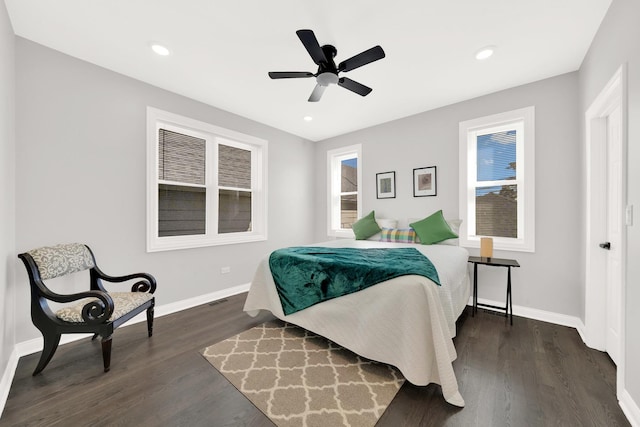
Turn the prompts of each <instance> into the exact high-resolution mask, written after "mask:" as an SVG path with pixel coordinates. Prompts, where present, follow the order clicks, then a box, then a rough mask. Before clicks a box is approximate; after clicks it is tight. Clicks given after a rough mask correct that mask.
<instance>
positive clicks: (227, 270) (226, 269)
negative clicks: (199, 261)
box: [220, 267, 231, 274]
mask: <svg viewBox="0 0 640 427" xmlns="http://www.w3.org/2000/svg"><path fill="white" fill-rule="evenodd" d="M227 273H231V267H222V268H221V269H220V274H227Z"/></svg>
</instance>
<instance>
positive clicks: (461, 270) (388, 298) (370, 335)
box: [244, 239, 470, 407]
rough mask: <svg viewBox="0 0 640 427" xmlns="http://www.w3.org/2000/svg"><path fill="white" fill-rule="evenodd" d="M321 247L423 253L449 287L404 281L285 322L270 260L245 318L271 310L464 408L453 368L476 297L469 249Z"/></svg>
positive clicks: (370, 244) (412, 278) (349, 243)
mask: <svg viewBox="0 0 640 427" xmlns="http://www.w3.org/2000/svg"><path fill="white" fill-rule="evenodd" d="M313 246H322V247H354V248H406V247H412V248H416V249H418V250H419V251H420V252H421V253H423V254H424V255H426V256H427V258H429V259H430V260H431V262H432V263H433V265H434V266H435V267H436V269H437V271H438V275H439V278H440V282H441V286H437V285H436V284H435V283H434V282H432V281H431V280H429V279H427V278H426V277H423V276H417V275H408V276H401V277H397V278H395V279H391V280H388V281H385V282H382V283H379V284H377V285H375V286H371V287H369V288H367V289H364V290H361V291H359V292H356V293H352V294H349V295H344V296H341V297H339V298H335V299H331V300H328V301H324V302H322V303H319V304H316V305H313V306H311V307H308V308H306V309H304V310H301V311H298V312H295V313H292V314H290V315H285V314H284V312H283V309H282V305H281V302H280V299H279V297H278V293H277V291H276V286H275V283H274V280H273V276H272V274H271V271H270V268H269V257H265V259H263V260H262V261H261V263H260V265H259V266H258V268H257V270H256V273H255V276H254V278H253V281H252V283H251V288H250V290H249V293H248V295H247V299H246V301H245V305H244V311H246V312H247V313H248V314H250V315H252V316H255V315H257V314H258V312H259V310H269V311H270V312H271V313H273V315H274V316H275V317H277V318H279V319H282V320H284V321H286V322H290V323H293V324H295V325H298V326H301V327H303V328H305V329H307V330H309V331H312V332H314V333H316V334H319V335H322V336H324V337H326V338H328V339H330V340H332V341H334V342H336V343H337V344H340V345H341V346H343V347H345V348H347V349H349V350H351V351H353V352H355V353H357V354H359V355H361V356H363V357H366V358H368V359H371V360H376V361H379V362H384V363H388V364H390V365H393V366H396V367H397V368H398V369H399V370H400V371H401V372H402V374H403V375H404V376H405V378H406V379H407V380H408V381H409V382H411V383H412V384H415V385H418V386H424V385H427V384H430V383H436V384H440V385H441V386H442V394H443V396H444V398H445V400H446V401H447V402H448V403H450V404H452V405H455V406H459V407H462V406H464V399H463V398H462V396H461V394H460V392H459V390H458V384H457V380H456V377H455V374H454V371H453V366H452V362H453V361H454V360H455V359H456V356H457V355H456V350H455V347H454V345H453V341H452V338H453V337H455V334H456V324H455V322H456V320H457V318H458V317H459V315H460V314H461V313H462V311H463V309H464V307H465V306H466V305H467V302H468V300H469V295H470V284H469V283H470V282H469V275H468V268H467V259H468V252H467V251H466V249H464V248H461V247H459V246H450V245H419V244H412V243H389V242H377V241H368V240H351V239H344V240H333V241H330V242H325V243H320V244H315V245H313Z"/></svg>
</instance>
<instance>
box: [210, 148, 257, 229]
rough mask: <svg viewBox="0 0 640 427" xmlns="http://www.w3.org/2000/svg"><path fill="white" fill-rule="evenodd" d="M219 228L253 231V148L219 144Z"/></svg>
mask: <svg viewBox="0 0 640 427" xmlns="http://www.w3.org/2000/svg"><path fill="white" fill-rule="evenodd" d="M218 159H219V160H218V232H219V233H237V232H242V231H251V151H249V150H243V149H241V148H235V147H231V146H228V145H224V144H219V145H218Z"/></svg>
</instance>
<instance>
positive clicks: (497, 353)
mask: <svg viewBox="0 0 640 427" xmlns="http://www.w3.org/2000/svg"><path fill="white" fill-rule="evenodd" d="M245 296H246V294H241V295H236V296H233V297H230V298H227V299H226V300H225V301H223V302H219V303H214V304H212V305H209V304H206V305H202V306H198V307H195V308H192V309H189V310H185V311H183V312H180V313H176V314H172V315H169V316H164V317H160V318H158V319H156V322H155V325H154V336H153V337H152V338H147V336H146V325H145V324H144V323H139V324H135V325H131V326H127V327H124V328H120V329H118V330H117V331H116V333H115V334H114V338H113V354H112V359H111V371H110V372H109V373H107V374H104V373H103V372H102V360H101V352H100V351H101V350H100V343H99V341H98V340H97V341H95V342H91V341H90V340H89V339H85V340H81V341H77V342H74V343H71V344H67V345H63V346H61V347H60V348H59V349H58V351H57V353H56V354H55V355H54V357H53V359H52V361H51V363H50V364H49V366H47V368H46V369H45V370H44V371H43V372H42V374H40V375H38V376H36V377H32V376H31V373H32V371H33V369H34V367H35V365H36V364H37V361H38V358H39V356H40V354H39V353H38V354H33V355H29V356H25V357H23V358H21V359H20V362H19V364H18V368H17V371H16V374H15V378H14V380H13V384H12V387H11V391H10V394H9V398H8V400H7V404H6V406H5V409H4V412H3V414H2V417H1V418H0V426H88V425H91V426H134V425H135V426H273V424H272V423H271V422H270V421H269V419H268V418H266V416H264V415H263V414H262V413H261V412H260V411H259V410H257V409H256V408H255V407H254V406H253V405H252V404H251V403H250V402H249V401H248V400H247V399H246V398H245V397H244V396H243V395H242V394H241V393H240V392H238V391H237V390H236V389H235V388H234V387H233V386H232V385H230V384H229V383H228V382H227V380H226V379H225V378H224V377H223V376H222V375H221V374H220V373H218V371H216V370H215V369H214V368H213V367H211V365H209V363H208V362H207V361H206V360H205V359H204V358H203V357H202V356H201V355H200V352H201V350H202V349H204V347H206V346H208V345H210V344H213V343H216V342H218V341H221V340H223V339H225V338H228V337H230V336H233V335H235V334H237V333H239V332H241V331H243V330H246V329H249V328H251V327H253V326H255V325H257V324H260V323H262V322H264V321H265V320H269V319H271V318H272V317H271V315H269V314H262V315H260V316H258V317H257V318H251V317H249V316H247V315H246V314H245V313H243V312H242V306H243V304H244V299H245ZM455 345H456V349H457V350H458V359H457V360H456V361H455V362H454V368H455V372H456V376H457V378H458V384H459V387H460V391H461V393H462V396H463V397H464V399H465V401H466V407H465V408H462V409H460V408H456V407H453V406H451V405H449V404H447V403H446V402H445V401H444V399H443V398H442V394H441V390H440V387H439V386H437V385H433V384H432V385H429V386H427V387H416V386H412V385H411V384H408V383H405V385H404V386H403V387H402V389H401V390H400V391H399V392H398V394H397V396H396V397H395V399H394V400H393V402H392V403H391V405H390V406H389V407H388V408H387V411H386V412H385V413H384V414H383V416H382V417H381V419H380V421H379V422H378V426H392V427H399V426H628V425H629V423H628V421H627V420H626V418H625V417H624V414H623V413H622V410H621V409H620V407H619V406H618V403H617V401H616V397H615V376H616V374H615V366H614V365H613V363H612V362H611V360H610V359H609V358H608V356H607V355H606V354H605V353H601V352H598V351H595V350H591V349H589V348H587V347H586V346H585V345H584V344H583V343H582V341H581V340H580V337H579V336H578V333H577V332H576V331H575V330H574V329H571V328H566V327H562V326H557V325H553V324H549V323H545V322H539V321H534V320H530V319H525V318H519V317H515V318H514V322H513V326H509V325H508V323H506V321H505V319H504V317H500V316H497V315H494V314H490V313H488V312H483V311H481V312H480V313H479V315H478V316H476V317H471V316H470V315H469V314H467V313H464V314H463V315H462V316H461V319H460V320H459V322H458V336H457V337H456V339H455ZM328 427H330V426H328Z"/></svg>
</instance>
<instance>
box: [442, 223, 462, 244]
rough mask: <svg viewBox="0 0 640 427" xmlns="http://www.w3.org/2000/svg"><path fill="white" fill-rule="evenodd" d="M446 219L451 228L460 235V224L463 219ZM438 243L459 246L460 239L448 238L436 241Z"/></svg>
mask: <svg viewBox="0 0 640 427" xmlns="http://www.w3.org/2000/svg"><path fill="white" fill-rule="evenodd" d="M445 221H447V224H449V227H451V230H452V231H453V232H454V233H456V234H457V235H458V236H459V235H460V224H462V220H461V219H445ZM436 245H450V246H459V245H460V239H447V240H443V241H442V242H438V243H436Z"/></svg>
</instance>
